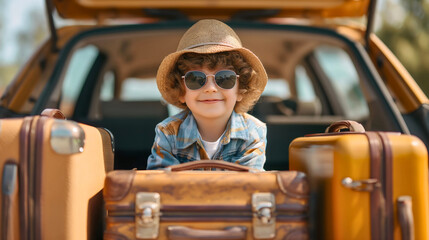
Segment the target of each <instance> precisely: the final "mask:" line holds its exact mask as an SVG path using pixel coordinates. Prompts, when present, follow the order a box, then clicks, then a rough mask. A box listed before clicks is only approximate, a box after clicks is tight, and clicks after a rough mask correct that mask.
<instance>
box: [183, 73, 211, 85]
mask: <svg viewBox="0 0 429 240" xmlns="http://www.w3.org/2000/svg"><path fill="white" fill-rule="evenodd" d="M205 83H206V75H205V74H204V73H203V72H198V71H191V72H187V73H186V74H185V84H186V87H188V88H189V89H191V90H197V89H200V88H201V87H202V86H204V84H205Z"/></svg>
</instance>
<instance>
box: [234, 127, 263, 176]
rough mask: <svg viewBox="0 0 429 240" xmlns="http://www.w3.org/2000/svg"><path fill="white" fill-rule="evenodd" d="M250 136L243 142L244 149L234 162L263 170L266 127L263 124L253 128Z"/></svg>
mask: <svg viewBox="0 0 429 240" xmlns="http://www.w3.org/2000/svg"><path fill="white" fill-rule="evenodd" d="M250 136H251V138H250V139H249V141H246V142H245V143H244V145H243V146H244V149H243V150H242V151H241V152H240V154H239V155H240V156H241V157H240V158H239V159H238V160H236V161H235V162H236V163H239V164H240V165H244V166H248V167H251V168H256V169H259V170H264V164H265V148H266V144H267V127H266V126H265V125H264V126H258V127H256V128H253V129H252V130H251V132H250Z"/></svg>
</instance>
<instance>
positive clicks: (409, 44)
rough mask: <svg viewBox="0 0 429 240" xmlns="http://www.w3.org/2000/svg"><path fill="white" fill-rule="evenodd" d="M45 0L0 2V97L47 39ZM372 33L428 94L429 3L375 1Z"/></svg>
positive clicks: (425, 0)
mask: <svg viewBox="0 0 429 240" xmlns="http://www.w3.org/2000/svg"><path fill="white" fill-rule="evenodd" d="M44 3H45V0H15V1H10V0H0V95H1V93H2V92H3V91H4V89H5V87H6V86H7V84H8V83H9V82H10V81H11V80H12V79H13V77H14V76H15V75H16V73H17V72H18V71H19V69H20V68H21V67H22V65H23V64H24V63H25V62H26V60H27V59H28V58H29V57H30V56H31V54H32V53H33V52H34V51H35V50H36V49H37V47H38V46H39V44H41V42H42V41H43V40H45V39H46V38H47V37H48V34H49V32H48V28H47V26H48V24H47V19H46V10H45V6H44ZM374 30H375V32H376V34H377V35H378V36H379V37H380V38H381V39H382V40H383V41H384V42H385V43H386V44H387V46H388V47H389V48H390V49H391V50H392V51H393V53H394V54H395V55H396V56H397V57H398V58H399V60H400V61H401V62H402V63H403V64H404V66H405V67H406V68H407V70H408V71H409V72H410V73H411V75H412V76H413V77H414V79H415V80H416V81H417V83H418V84H419V85H420V87H421V88H422V89H423V91H425V93H426V94H427V95H429V80H427V79H426V78H427V77H428V76H429V0H379V1H378V6H377V17H376V21H375V28H374Z"/></svg>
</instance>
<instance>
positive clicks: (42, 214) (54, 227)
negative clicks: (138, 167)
mask: <svg viewBox="0 0 429 240" xmlns="http://www.w3.org/2000/svg"><path fill="white" fill-rule="evenodd" d="M43 115H46V116H32V117H25V118H15V119H0V167H1V169H0V170H1V171H0V174H1V177H0V181H1V182H0V184H1V185H2V193H1V194H2V195H1V209H0V214H1V216H2V217H1V225H0V226H1V229H0V231H1V239H7V240H11V239H53V240H54V239H55V240H57V239H70V240H72V239H73V240H75V239H100V238H101V237H102V233H103V218H104V216H103V213H104V210H103V199H102V188H103V183H104V178H105V175H106V172H108V171H110V170H112V168H113V148H112V139H111V137H110V136H109V134H108V132H107V131H105V130H102V129H97V128H94V127H91V126H88V125H84V124H78V123H76V122H73V121H67V120H63V119H56V118H54V117H59V118H61V114H60V113H59V112H58V111H47V112H46V111H45V112H44V113H43Z"/></svg>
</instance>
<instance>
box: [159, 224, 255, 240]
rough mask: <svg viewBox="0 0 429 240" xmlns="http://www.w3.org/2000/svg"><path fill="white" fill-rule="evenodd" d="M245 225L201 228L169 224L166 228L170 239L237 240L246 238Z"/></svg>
mask: <svg viewBox="0 0 429 240" xmlns="http://www.w3.org/2000/svg"><path fill="white" fill-rule="evenodd" d="M246 232H247V228H246V227H228V228H225V229H223V230H201V229H192V228H189V227H184V226H169V227H168V228H167V234H168V239H170V240H192V239H219V240H225V239H227V240H239V239H246Z"/></svg>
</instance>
